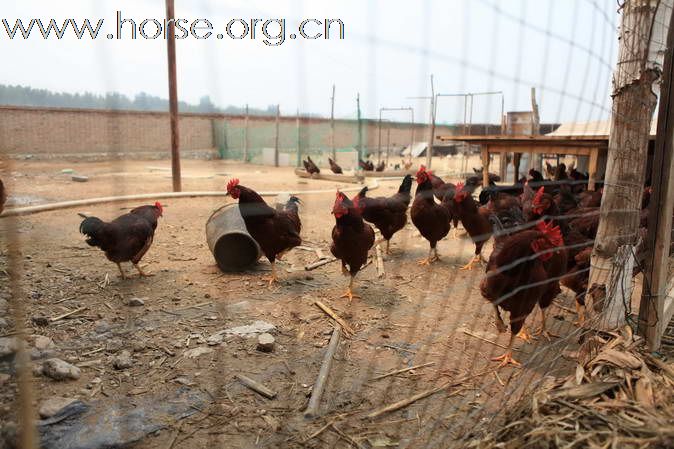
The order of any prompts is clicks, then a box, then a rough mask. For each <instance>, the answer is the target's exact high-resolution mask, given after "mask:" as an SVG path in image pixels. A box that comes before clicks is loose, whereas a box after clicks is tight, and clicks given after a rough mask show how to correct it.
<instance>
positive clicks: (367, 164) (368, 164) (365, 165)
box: [358, 159, 374, 171]
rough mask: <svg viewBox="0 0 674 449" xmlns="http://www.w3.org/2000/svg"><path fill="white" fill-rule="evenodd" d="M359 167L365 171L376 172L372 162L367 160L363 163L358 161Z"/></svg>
mask: <svg viewBox="0 0 674 449" xmlns="http://www.w3.org/2000/svg"><path fill="white" fill-rule="evenodd" d="M358 166H359V167H360V168H361V169H362V170H363V171H374V164H373V163H372V161H370V160H367V161H363V160H361V159H358Z"/></svg>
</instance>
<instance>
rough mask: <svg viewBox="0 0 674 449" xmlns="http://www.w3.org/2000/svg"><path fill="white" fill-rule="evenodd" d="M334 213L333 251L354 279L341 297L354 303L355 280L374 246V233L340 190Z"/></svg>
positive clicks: (333, 208) (345, 273)
mask: <svg viewBox="0 0 674 449" xmlns="http://www.w3.org/2000/svg"><path fill="white" fill-rule="evenodd" d="M332 214H333V215H334V216H335V226H334V227H333V228H332V246H330V252H332V255H333V256H335V257H336V258H337V259H340V260H341V261H342V273H344V275H347V274H349V275H350V276H351V280H350V281H349V288H348V290H347V291H346V293H344V294H343V295H342V296H341V298H349V301H351V300H353V298H359V296H358V295H354V294H353V280H354V278H355V277H356V274H358V271H360V268H361V267H362V266H363V265H364V264H365V262H366V261H367V253H368V251H369V250H370V248H372V245H374V230H373V229H372V226H370V225H369V224H367V223H365V222H364V221H363V217H362V216H361V214H360V210H359V209H358V207H356V205H355V204H353V202H352V201H351V200H350V199H349V198H348V197H347V196H346V195H344V194H343V193H342V192H340V191H339V190H338V191H337V198H336V199H335V204H334V205H333V207H332ZM347 265H348V266H349V268H348V270H347V268H346V266H347Z"/></svg>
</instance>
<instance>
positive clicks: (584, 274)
mask: <svg viewBox="0 0 674 449" xmlns="http://www.w3.org/2000/svg"><path fill="white" fill-rule="evenodd" d="M591 257H592V246H589V247H587V248H585V249H583V250H582V251H581V252H579V253H578V254H576V257H575V258H574V262H575V264H574V265H573V266H572V267H571V269H570V270H569V271H568V273H567V274H566V276H564V277H563V278H562V280H561V281H560V283H561V284H562V285H563V286H564V287H566V288H568V289H570V290H571V291H573V293H574V294H575V300H576V312H577V313H578V322H577V324H579V325H581V324H583V323H584V322H585V294H586V292H587V284H588V281H589V279H590V259H591Z"/></svg>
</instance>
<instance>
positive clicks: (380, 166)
mask: <svg viewBox="0 0 674 449" xmlns="http://www.w3.org/2000/svg"><path fill="white" fill-rule="evenodd" d="M385 168H386V163H385V162H384V161H381V162H380V163H378V164H377V166H376V167H375V169H374V171H384V169H385Z"/></svg>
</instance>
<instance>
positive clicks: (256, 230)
mask: <svg viewBox="0 0 674 449" xmlns="http://www.w3.org/2000/svg"><path fill="white" fill-rule="evenodd" d="M227 193H229V194H230V195H231V197H232V198H234V199H238V200H239V210H240V211H241V216H242V217H243V221H244V222H245V223H246V229H248V232H249V233H250V235H251V237H253V238H254V239H255V241H256V242H257V243H258V245H260V248H261V249H262V252H263V253H264V255H265V257H267V259H268V260H269V263H271V277H270V278H269V284H270V285H271V284H272V283H274V282H278V277H277V275H276V259H279V260H280V259H281V257H282V256H283V255H284V254H285V253H286V252H288V251H290V250H291V249H292V248H294V247H296V246H299V245H300V244H301V243H302V238H301V237H300V231H301V227H302V224H301V222H300V217H299V215H298V213H297V212H298V211H297V202H298V200H297V198H296V197H290V199H289V200H288V202H287V204H286V206H285V208H284V210H282V211H277V210H276V209H274V208H272V207H270V206H269V205H268V204H267V203H266V202H265V201H264V200H263V199H262V197H261V196H260V195H259V194H258V193H257V192H256V191H254V190H253V189H250V188H248V187H245V186H242V185H241V184H239V180H238V179H232V180H231V181H229V183H228V184H227Z"/></svg>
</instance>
